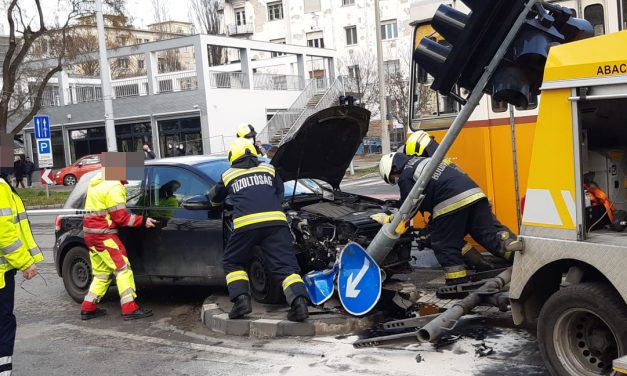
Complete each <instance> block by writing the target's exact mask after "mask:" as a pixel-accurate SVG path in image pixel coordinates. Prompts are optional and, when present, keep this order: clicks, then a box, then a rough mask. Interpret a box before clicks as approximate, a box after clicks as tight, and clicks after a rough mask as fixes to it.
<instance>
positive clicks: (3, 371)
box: [0, 269, 16, 376]
mask: <svg viewBox="0 0 627 376" xmlns="http://www.w3.org/2000/svg"><path fill="white" fill-rule="evenodd" d="M4 280H5V283H6V285H5V286H4V288H2V289H0V375H3V376H4V375H7V376H8V375H10V374H11V370H12V369H13V366H12V361H11V358H12V356H13V345H14V344H15V329H16V322H15V315H13V306H14V304H15V269H14V270H9V271H8V272H6V273H5V274H4Z"/></svg>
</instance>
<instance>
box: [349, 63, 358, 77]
mask: <svg viewBox="0 0 627 376" xmlns="http://www.w3.org/2000/svg"><path fill="white" fill-rule="evenodd" d="M348 76H349V77H350V78H354V79H355V80H359V77H360V75H359V65H351V66H349V67H348Z"/></svg>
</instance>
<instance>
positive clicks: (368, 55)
mask: <svg viewBox="0 0 627 376" xmlns="http://www.w3.org/2000/svg"><path fill="white" fill-rule="evenodd" d="M338 66H339V69H340V71H342V72H343V74H344V75H346V76H348V80H347V82H346V88H347V91H348V92H350V94H351V95H353V96H354V97H356V98H357V100H358V101H359V103H360V104H361V105H362V106H364V107H365V108H367V109H368V110H370V111H371V112H372V113H373V115H374V114H377V113H378V111H379V108H378V96H379V84H378V83H379V79H378V75H377V62H376V59H375V56H374V54H372V52H370V51H369V50H355V51H354V52H353V53H352V54H349V55H348V57H346V58H344V59H340V60H339V62H338Z"/></svg>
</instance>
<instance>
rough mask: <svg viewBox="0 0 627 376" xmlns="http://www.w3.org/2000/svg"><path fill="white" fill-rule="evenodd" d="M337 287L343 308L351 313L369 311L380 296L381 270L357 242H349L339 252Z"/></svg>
mask: <svg viewBox="0 0 627 376" xmlns="http://www.w3.org/2000/svg"><path fill="white" fill-rule="evenodd" d="M339 266H340V270H339V274H338V278H337V289H338V292H339V295H340V301H341V302H342V306H344V309H346V311H347V312H348V313H350V314H352V315H355V316H361V315H365V314H366V313H368V312H370V310H371V309H372V308H374V306H375V305H376V304H377V302H378V301H379V298H380V297H381V270H380V269H379V266H378V265H377V263H376V262H375V261H374V260H373V259H372V257H370V255H369V254H368V253H367V252H366V251H365V250H364V249H363V248H362V247H361V246H360V245H359V244H357V243H349V244H347V245H346V247H344V249H343V250H342V253H341V254H340V264H339Z"/></svg>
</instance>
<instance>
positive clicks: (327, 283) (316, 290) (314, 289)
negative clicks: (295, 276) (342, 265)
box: [304, 268, 337, 305]
mask: <svg viewBox="0 0 627 376" xmlns="http://www.w3.org/2000/svg"><path fill="white" fill-rule="evenodd" d="M336 275H337V268H333V269H327V270H322V271H312V272H309V273H307V274H306V275H305V278H304V281H305V287H307V292H308V293H309V298H310V299H311V302H312V303H313V304H314V305H320V304H322V303H324V302H326V301H327V300H329V299H331V297H332V296H333V292H334V291H335V276H336Z"/></svg>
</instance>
